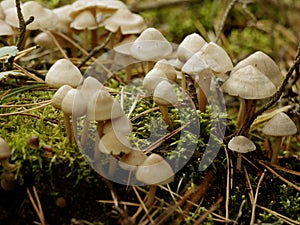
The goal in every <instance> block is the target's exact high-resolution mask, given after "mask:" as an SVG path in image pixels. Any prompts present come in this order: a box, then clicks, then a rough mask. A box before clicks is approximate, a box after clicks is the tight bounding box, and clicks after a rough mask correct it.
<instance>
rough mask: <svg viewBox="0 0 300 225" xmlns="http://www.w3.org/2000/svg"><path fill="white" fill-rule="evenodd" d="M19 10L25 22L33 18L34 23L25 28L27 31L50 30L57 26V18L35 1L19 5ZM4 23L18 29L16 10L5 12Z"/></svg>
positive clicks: (11, 9) (10, 9)
mask: <svg viewBox="0 0 300 225" xmlns="http://www.w3.org/2000/svg"><path fill="white" fill-rule="evenodd" d="M21 10H22V13H23V17H24V19H25V20H28V18H29V17H30V16H34V21H33V22H32V23H30V24H28V25H27V26H26V29H28V30H39V29H48V30H49V29H52V28H54V27H55V25H56V24H57V21H58V19H57V16H56V14H55V13H53V12H52V11H51V10H50V9H47V8H44V7H43V6H42V5H41V4H39V3H38V2H36V1H28V2H25V3H24V4H22V5H21ZM5 14H6V17H5V21H6V22H7V23H8V24H9V25H11V26H13V27H19V20H18V16H17V10H16V8H9V9H7V10H5Z"/></svg>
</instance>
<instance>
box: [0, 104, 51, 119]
mask: <svg viewBox="0 0 300 225" xmlns="http://www.w3.org/2000/svg"><path fill="white" fill-rule="evenodd" d="M50 104H51V102H47V103H45V104H42V105H39V106H37V107H33V108H31V109H25V110H22V111H18V112H11V113H2V114H0V116H12V115H18V114H22V113H25V112H29V111H32V110H36V109H40V108H43V107H45V106H47V105H50Z"/></svg>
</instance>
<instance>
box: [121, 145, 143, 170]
mask: <svg viewBox="0 0 300 225" xmlns="http://www.w3.org/2000/svg"><path fill="white" fill-rule="evenodd" d="M146 159H147V155H146V154H145V153H144V152H143V151H141V150H138V149H132V151H130V152H129V153H127V154H125V155H123V156H122V157H121V159H120V160H119V166H120V167H121V168H122V169H124V170H129V171H134V170H135V169H137V167H138V166H140V165H141V164H142V163H143V162H144V161H145V160H146Z"/></svg>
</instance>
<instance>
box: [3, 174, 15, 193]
mask: <svg viewBox="0 0 300 225" xmlns="http://www.w3.org/2000/svg"><path fill="white" fill-rule="evenodd" d="M0 185H1V187H2V189H3V190H5V191H13V190H14V189H15V188H16V185H17V181H16V178H15V174H14V173H12V172H4V173H2V174H1V182H0Z"/></svg>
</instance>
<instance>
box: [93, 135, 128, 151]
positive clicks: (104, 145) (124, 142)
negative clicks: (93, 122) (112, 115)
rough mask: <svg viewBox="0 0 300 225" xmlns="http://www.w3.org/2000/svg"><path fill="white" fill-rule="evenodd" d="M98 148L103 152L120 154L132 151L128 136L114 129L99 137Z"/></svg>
mask: <svg viewBox="0 0 300 225" xmlns="http://www.w3.org/2000/svg"><path fill="white" fill-rule="evenodd" d="M98 148H99V150H100V151H101V152H103V153H105V154H112V155H120V154H121V153H122V152H123V153H129V152H131V151H132V147H131V145H130V142H129V140H128V137H127V136H125V135H123V134H120V133H118V132H116V131H114V130H112V131H110V132H108V133H106V134H105V135H103V137H102V138H101V139H100V141H99V144H98Z"/></svg>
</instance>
